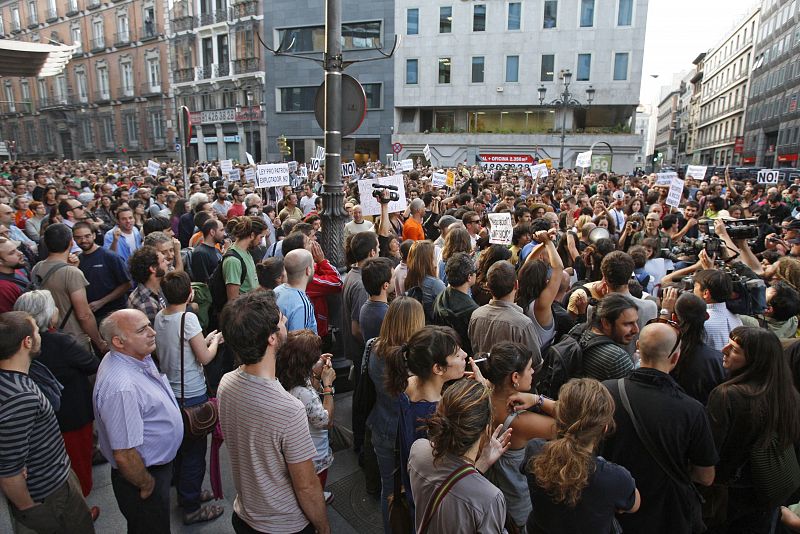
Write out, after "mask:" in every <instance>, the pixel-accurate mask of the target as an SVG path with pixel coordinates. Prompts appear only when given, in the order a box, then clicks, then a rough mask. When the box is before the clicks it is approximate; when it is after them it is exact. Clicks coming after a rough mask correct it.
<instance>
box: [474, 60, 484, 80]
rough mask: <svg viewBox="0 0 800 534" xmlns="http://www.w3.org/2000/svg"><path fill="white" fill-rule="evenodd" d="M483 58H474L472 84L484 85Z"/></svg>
mask: <svg viewBox="0 0 800 534" xmlns="http://www.w3.org/2000/svg"><path fill="white" fill-rule="evenodd" d="M483 64H484V60H483V56H476V57H473V58H472V83H483Z"/></svg>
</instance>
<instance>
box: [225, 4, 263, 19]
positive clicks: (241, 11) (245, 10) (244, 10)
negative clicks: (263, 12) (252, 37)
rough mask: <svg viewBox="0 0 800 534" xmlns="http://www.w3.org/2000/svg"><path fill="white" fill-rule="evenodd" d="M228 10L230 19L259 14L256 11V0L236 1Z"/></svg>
mask: <svg viewBox="0 0 800 534" xmlns="http://www.w3.org/2000/svg"><path fill="white" fill-rule="evenodd" d="M230 10H231V20H234V19H240V18H244V17H255V16H258V15H260V13H259V12H258V0H249V1H245V2H237V3H235V4H233V5H232V6H231V8H230Z"/></svg>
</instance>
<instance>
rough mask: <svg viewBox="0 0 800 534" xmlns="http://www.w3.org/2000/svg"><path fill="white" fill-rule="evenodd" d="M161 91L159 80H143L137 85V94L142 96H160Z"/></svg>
mask: <svg viewBox="0 0 800 534" xmlns="http://www.w3.org/2000/svg"><path fill="white" fill-rule="evenodd" d="M162 94H163V93H162V92H161V82H155V83H151V82H144V83H143V84H142V85H141V86H140V87H139V96H143V97H151V96H161V95H162Z"/></svg>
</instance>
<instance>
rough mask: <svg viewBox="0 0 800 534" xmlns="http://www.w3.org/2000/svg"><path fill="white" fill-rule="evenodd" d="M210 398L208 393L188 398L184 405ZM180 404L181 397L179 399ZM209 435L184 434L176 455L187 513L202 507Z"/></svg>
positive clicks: (180, 494) (181, 500)
mask: <svg viewBox="0 0 800 534" xmlns="http://www.w3.org/2000/svg"><path fill="white" fill-rule="evenodd" d="M207 400H208V395H200V396H199V397H192V398H189V399H186V402H185V403H184V406H186V407H190V406H197V405H198V404H202V403H204V402H206V401H207ZM178 405H180V399H179V400H178ZM207 450H208V437H207V436H206V437H203V438H193V437H191V436H184V438H183V442H181V447H180V449H178V454H177V455H176V456H175V461H174V469H175V475H176V478H177V481H178V483H177V490H178V504H180V505H181V506H183V511H184V512H185V513H187V514H188V513H192V512H196V511H197V510H198V509H199V508H200V494H201V492H202V489H203V478H204V477H205V476H206V451H207Z"/></svg>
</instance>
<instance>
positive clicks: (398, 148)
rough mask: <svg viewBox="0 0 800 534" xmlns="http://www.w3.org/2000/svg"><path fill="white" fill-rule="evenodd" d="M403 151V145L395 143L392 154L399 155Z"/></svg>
mask: <svg viewBox="0 0 800 534" xmlns="http://www.w3.org/2000/svg"><path fill="white" fill-rule="evenodd" d="M401 150H403V145H401V144H400V143H394V144H393V145H392V152H394V153H395V154H399V153H400V151H401Z"/></svg>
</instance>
